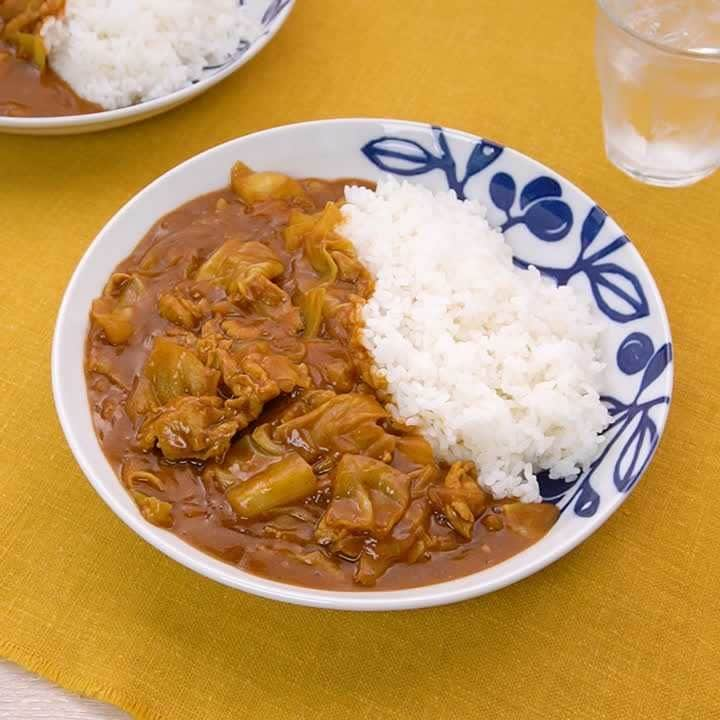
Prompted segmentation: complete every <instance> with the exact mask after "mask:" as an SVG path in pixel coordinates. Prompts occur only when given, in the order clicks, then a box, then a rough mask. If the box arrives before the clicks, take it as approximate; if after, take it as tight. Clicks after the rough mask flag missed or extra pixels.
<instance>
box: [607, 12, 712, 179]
mask: <svg viewBox="0 0 720 720" xmlns="http://www.w3.org/2000/svg"><path fill="white" fill-rule="evenodd" d="M598 6H599V12H598V20H597V40H596V56H597V66H598V75H599V78H600V87H601V91H602V99H603V127H604V131H605V148H606V152H607V156H608V158H609V159H610V161H611V162H612V163H614V164H615V165H616V166H617V167H618V168H620V169H621V170H623V171H624V172H626V173H627V174H628V175H630V176H632V177H634V178H635V179H637V180H640V181H642V182H645V183H650V184H651V185H662V186H665V187H679V186H682V185H690V184H691V183H694V182H697V181H698V180H701V179H702V178H704V177H707V176H708V175H710V174H711V173H712V172H714V171H715V170H717V168H718V167H720V0H598Z"/></svg>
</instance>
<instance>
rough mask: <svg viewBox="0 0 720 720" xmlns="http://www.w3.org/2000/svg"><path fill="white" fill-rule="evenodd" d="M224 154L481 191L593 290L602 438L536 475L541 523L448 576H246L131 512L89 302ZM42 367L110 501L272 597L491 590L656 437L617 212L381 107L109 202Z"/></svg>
mask: <svg viewBox="0 0 720 720" xmlns="http://www.w3.org/2000/svg"><path fill="white" fill-rule="evenodd" d="M236 160H242V161H243V162H245V163H247V164H248V165H249V166H250V167H252V168H254V169H256V170H269V169H273V170H279V171H282V172H286V173H289V174H291V175H295V176H315V177H324V178H337V177H357V178H366V179H369V180H378V179H379V178H380V177H382V176H383V175H384V174H385V173H392V174H395V175H400V176H404V177H408V178H410V179H411V180H412V181H413V182H418V183H421V184H423V185H425V186H427V187H430V188H432V189H434V190H443V189H447V188H448V187H451V188H453V189H454V190H455V191H456V192H457V193H458V195H459V196H461V197H462V196H467V197H472V198H477V199H478V200H480V201H481V202H482V203H483V204H485V205H487V207H488V219H489V220H490V222H491V223H493V224H495V225H497V226H500V227H504V228H505V236H506V238H507V239H508V241H509V242H510V244H511V245H512V247H513V250H514V252H515V256H516V262H518V263H519V264H523V263H524V262H528V261H529V262H532V263H534V264H536V265H537V266H538V267H541V268H542V269H543V271H544V272H546V274H548V275H549V276H550V277H553V278H554V279H555V280H556V282H558V283H566V282H569V283H571V284H572V285H573V286H574V287H575V288H577V290H578V291H579V292H581V293H584V294H587V295H588V296H589V297H591V298H592V300H593V302H594V303H595V304H596V305H597V307H598V310H599V311H600V312H601V313H603V314H604V315H605V316H606V318H607V319H608V324H609V330H608V332H607V333H606V338H605V344H604V355H605V360H606V362H607V364H608V372H607V385H606V387H605V388H604V390H605V394H606V398H605V401H606V402H607V404H608V406H609V408H610V412H611V415H612V416H613V424H612V426H611V428H610V429H609V430H608V442H607V444H606V446H605V449H604V450H603V452H602V454H601V455H600V457H598V459H597V461H596V462H595V463H593V465H592V466H591V467H590V468H588V469H587V470H586V472H585V473H584V474H583V475H581V476H580V477H579V478H576V479H574V480H569V481H567V482H565V481H558V480H554V481H553V480H550V479H549V478H543V479H542V480H541V483H540V484H541V491H542V493H543V496H544V497H545V499H547V500H548V501H551V502H555V503H557V505H558V506H559V508H560V509H561V515H560V518H559V520H558V522H557V523H556V525H555V526H554V527H553V528H552V529H551V531H550V532H549V533H548V535H547V536H545V537H544V538H543V539H542V540H540V541H539V542H538V543H536V544H535V545H533V546H532V547H530V548H528V549H527V550H525V551H524V552H522V553H520V554H518V555H516V556H514V557H512V558H511V559H509V560H507V561H505V562H503V563H501V564H499V565H496V566H495V567H492V568H489V569H488V570H484V571H483V572H480V573H476V574H474V575H470V576H468V577H464V578H460V579H458V580H453V581H451V582H445V583H440V584H437V585H429V586H425V587H419V588H414V589H410V590H395V591H352V592H330V591H323V590H313V589H309V588H303V587H297V586H292V585H286V584H283V583H280V582H274V581H272V580H266V579H264V578H261V577H257V576H255V575H250V574H248V573H246V572H243V571H241V570H238V569H237V568H235V567H233V566H231V565H228V564H226V563H223V562H221V561H219V560H216V559H215V558H212V557H210V556H209V555H206V554H205V553H203V552H200V551H199V550H196V549H195V548H193V547H191V546H190V545H188V544H186V543H185V542H183V541H182V540H180V539H179V538H178V537H176V536H175V535H173V534H172V533H170V532H167V531H165V530H163V529H161V528H158V527H156V526H154V525H151V524H150V523H148V522H146V521H145V520H144V519H143V518H142V517H141V515H140V513H139V512H138V509H137V507H136V506H135V504H134V502H133V501H132V500H131V499H130V497H129V496H128V494H127V492H126V491H125V490H124V488H123V487H122V485H121V484H120V482H119V481H118V479H117V478H116V476H115V474H114V473H113V470H112V468H111V467H110V465H109V464H108V462H107V460H106V459H105V456H104V455H103V453H102V451H101V449H100V446H99V444H98V441H97V439H96V437H95V432H94V430H93V424H92V418H91V414H90V409H89V404H88V398H87V392H86V386H85V377H84V373H83V355H84V347H85V337H86V334H87V330H88V313H89V310H90V305H91V303H92V300H93V299H94V298H95V297H97V296H98V295H99V294H100V293H101V291H102V288H103V285H104V284H105V281H106V280H107V278H108V276H109V275H110V273H111V272H112V270H113V269H114V268H115V266H116V265H117V264H118V263H119V262H120V261H121V260H123V259H124V258H125V257H126V256H127V255H129V254H130V252H131V251H132V250H133V248H134V247H135V245H136V244H137V243H138V242H139V241H140V240H141V239H142V237H143V235H144V234H145V233H146V232H147V230H148V229H149V228H150V226H151V225H152V224H153V223H154V222H155V221H156V220H158V219H159V218H160V217H161V216H162V215H164V214H166V213H168V212H170V211H171V210H173V209H175V208H176V207H177V206H178V205H180V204H182V203H184V202H186V201H188V200H191V199H192V198H194V197H197V196H198V195H201V194H203V193H207V192H209V191H212V190H216V189H219V188H221V187H223V186H225V185H227V183H228V174H229V171H230V168H231V166H232V164H233V163H234V162H235V161H236ZM52 375H53V390H54V394H55V403H56V406H57V411H58V415H59V417H60V421H61V423H62V427H63V429H64V431H65V434H66V437H67V440H68V443H69V445H70V447H71V449H72V451H73V453H74V454H75V457H76V458H77V461H78V463H79V464H80V466H81V468H82V469H83V471H84V472H85V474H86V475H87V477H88V479H89V480H90V482H91V483H92V484H93V486H94V487H95V489H96V490H97V492H98V493H99V494H100V496H101V497H102V498H103V499H104V500H105V501H106V502H107V504H108V505H109V506H110V507H111V508H112V510H113V511H114V512H115V513H116V514H117V515H118V516H119V517H120V518H121V519H122V520H123V521H124V522H125V523H127V524H128V525H129V526H130V527H131V528H132V529H133V530H135V532H137V533H138V534H139V535H141V536H142V537H143V538H145V539H146V540H147V541H148V542H149V543H151V544H152V545H154V546H155V547H156V548H158V549H159V550H161V551H162V552H164V553H165V554H166V555H168V556H169V557H171V558H173V559H175V560H177V561H178V562H180V563H182V564H183V565H185V566H187V567H189V568H191V569H193V570H195V571H197V572H199V573H201V574H203V575H205V576H207V577H209V578H212V579H214V580H217V581H219V582H222V583H224V584H226V585H229V586H230V587H234V588H238V589H241V590H245V591H247V592H251V593H255V594H257V595H263V596H265V597H269V598H273V599H277V600H284V601H287V602H293V603H299V604H303V605H313V606H317V607H327V608H338V609H352V610H396V609H403V608H415V607H425V606H428V605H440V604H443V603H450V602H455V601H458V600H463V599H465V598H469V597H473V596H476V595H481V594H483V593H488V592H491V591H493V590H497V589H498V588H501V587H503V586H505V585H509V584H510V583H513V582H516V581H518V580H520V579H522V578H524V577H526V576H527V575H530V574H531V573H534V572H536V571H537V570H539V569H541V568H542V567H544V566H545V565H547V564H548V563H551V562H553V561H554V560H556V559H557V558H559V557H561V556H562V555H564V554H565V553H567V552H568V551H569V550H571V549H572V548H574V547H575V546H576V545H577V544H578V543H580V542H581V541H582V540H584V539H585V538H586V537H587V536H588V535H590V534H591V533H592V532H594V531H595V530H597V529H598V528H599V527H600V526H601V525H602V523H603V522H604V521H605V520H606V519H607V518H608V517H609V516H610V515H611V514H612V513H613V512H614V511H615V510H616V509H617V508H618V507H619V506H620V504H621V503H622V502H623V501H624V499H625V498H626V496H627V493H628V492H629V491H630V490H631V489H632V488H633V487H634V485H635V483H636V482H637V480H638V479H639V477H640V475H641V474H642V473H643V471H644V470H645V468H646V467H647V465H648V463H649V462H650V459H651V458H652V455H653V453H654V451H655V449H656V447H657V444H658V442H659V438H660V434H661V433H662V430H663V427H664V424H665V419H666V417H667V412H668V407H669V403H670V393H671V389H672V352H671V344H670V331H669V327H668V323H667V318H666V315H665V310H664V308H663V304H662V300H661V298H660V295H659V293H658V290H657V288H656V286H655V283H654V282H653V279H652V277H651V275H650V273H649V271H648V269H647V267H646V266H645V264H644V263H643V261H642V259H641V258H640V256H639V255H638V253H637V251H636V250H635V249H634V248H633V246H632V244H631V243H630V242H629V241H628V239H627V237H625V235H623V233H622V231H621V230H620V228H619V227H618V226H617V225H616V224H615V222H614V221H613V220H611V219H610V218H609V217H608V216H607V215H606V214H605V213H604V212H603V211H602V210H601V209H600V208H599V207H598V206H597V205H595V203H593V201H592V200H591V199H590V198H589V197H588V196H587V195H585V194H584V193H583V192H581V191H580V190H578V189H577V188H576V187H575V186H574V185H573V184H572V183H570V182H569V181H567V180H565V179H564V178H562V177H561V176H559V175H557V174H556V173H554V172H552V171H551V170H549V169H548V168H546V167H544V166H543V165H541V164H540V163H537V162H535V161H534V160H531V159H530V158H528V157H526V156H524V155H521V154H520V153H518V152H515V151H513V150H510V149H509V148H505V147H502V146H500V145H498V144H497V143H493V142H490V141H488V140H482V139H480V138H478V137H475V136H473V135H469V134H467V133H461V132H457V131H453V130H446V129H443V128H438V127H431V126H429V125H423V124H419V123H409V122H402V121H394V120H369V119H356V120H326V121H318V122H312V123H304V124H299V125H290V126H286V127H280V128H275V129H273V130H266V131H264V132H260V133H256V134H254V135H249V136H247V137H243V138H239V139H237V140H233V141H231V142H229V143H226V144H225V145H221V146H219V147H216V148H213V149H212V150H208V151H207V152H204V153H202V154H201V155H198V156H197V157H195V158H192V159H191V160H188V161H187V162H185V163H183V164H182V165H180V166H179V167H177V168H175V169H174V170H171V171H170V172H168V173H167V174H165V175H163V176H162V177H161V178H159V179H158V180H156V181H155V182H154V183H152V184H151V185H150V186H149V187H147V188H146V189H145V190H143V191H142V192H140V193H139V194H138V195H137V196H136V197H135V198H134V199H132V200H131V201H130V202H129V203H128V204H127V205H126V206H125V207H124V208H122V210H120V211H119V212H118V213H117V215H115V217H114V218H113V219H112V220H111V221H110V222H109V223H108V224H107V225H106V226H105V228H104V229H103V230H102V232H101V233H100V234H99V235H98V237H97V238H96V239H95V241H94V242H93V243H92V245H91V246H90V248H89V249H88V251H87V252H86V254H85V256H84V257H83V259H82V260H81V262H80V264H79V265H78V267H77V270H76V271H75V274H74V275H73V277H72V280H71V281H70V285H69V286H68V289H67V291H66V293H65V297H64V299H63V302H62V306H61V308H60V313H59V316H58V320H57V326H56V330H55V338H54V342H53V354H52ZM618 552H620V549H619V550H618ZM586 572H587V573H592V572H593V568H592V567H588V568H586Z"/></svg>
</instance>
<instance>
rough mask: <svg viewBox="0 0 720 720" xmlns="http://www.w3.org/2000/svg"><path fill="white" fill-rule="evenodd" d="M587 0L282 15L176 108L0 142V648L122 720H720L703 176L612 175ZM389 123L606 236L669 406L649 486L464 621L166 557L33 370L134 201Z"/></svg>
mask: <svg viewBox="0 0 720 720" xmlns="http://www.w3.org/2000/svg"><path fill="white" fill-rule="evenodd" d="M593 23H594V12H593V3H592V2H591V1H590V0H552V1H551V2H545V3H536V2H530V1H529V0H504V1H503V2H497V1H496V0H405V1H404V2H388V0H342V1H341V0H299V2H298V4H297V7H296V9H295V11H294V13H293V14H292V16H291V17H290V19H289V21H288V22H287V25H286V27H285V28H284V29H283V30H282V31H281V33H280V35H279V36H278V37H277V39H276V40H275V41H274V42H273V43H272V44H271V45H270V46H269V47H268V48H267V49H266V50H265V51H263V53H262V54H261V55H260V56H259V57H258V58H256V59H255V60H253V61H252V62H251V63H250V64H249V65H248V66H246V67H245V68H243V69H242V70H241V71H240V72H238V73H237V74H236V75H234V76H233V77H232V78H231V79H229V80H227V81H225V82H224V83H222V84H221V85H220V86H219V87H218V88H216V89H214V90H212V91H211V92H209V93H207V94H206V95H205V96H203V97H201V98H200V99H198V100H196V101H194V102H193V103H192V104H190V105H188V106H186V107H184V108H181V109H179V110H176V111H174V112H172V113H170V114H168V115H165V116H163V117H160V118H157V119H154V120H150V121H148V122H145V123H142V124H139V125H135V126H132V127H129V128H124V129H119V130H116V131H111V132H106V133H102V134H98V135H88V136H84V137H83V136H81V137H69V138H56V139H43V138H20V137H16V138H13V137H10V136H2V137H0V162H1V164H0V210H1V212H0V249H1V252H0V269H1V270H2V272H0V319H1V320H2V325H1V327H0V654H2V655H5V656H7V657H8V658H10V659H12V660H14V661H16V662H18V663H20V664H22V665H24V666H26V667H28V668H30V669H32V670H34V671H36V672H39V673H41V674H42V675H45V676H46V677H48V678H50V679H52V680H54V681H56V682H58V683H60V684H61V685H64V686H65V687H67V688H69V689H72V690H74V691H78V692H81V693H86V694H88V695H92V696H95V697H99V698H103V699H106V700H109V701H111V702H114V703H116V704H118V705H120V706H122V707H123V708H125V709H127V710H128V711H130V712H131V713H133V714H135V715H136V716H137V717H140V718H153V719H155V718H168V719H173V720H174V719H177V720H204V719H206V718H207V719H212V720H217V719H219V718H235V717H238V718H244V719H245V720H253V719H258V720H260V719H262V720H272V719H274V718H278V719H280V718H283V719H284V718H293V719H297V718H316V717H322V718H332V719H333V720H346V719H347V720H351V719H352V720H361V719H363V718H368V719H370V718H372V719H373V720H375V719H377V720H385V719H388V720H389V719H391V718H398V719H402V720H406V719H407V718H413V719H417V720H421V719H424V718H433V719H435V718H447V719H450V718H452V719H455V718H473V719H474V718H496V719H498V720H503V719H505V718H507V719H512V720H516V719H520V718H522V719H523V720H525V719H532V718H538V719H542V720H548V719H555V718H558V719H560V718H562V719H563V720H564V719H565V718H572V719H573V720H605V719H611V720H624V719H626V718H629V719H631V720H645V719H648V720H650V719H652V720H664V719H667V720H710V719H711V718H717V717H719V716H720V683H719V682H718V678H719V676H720V593H719V592H718V586H719V581H720V512H719V508H720V482H718V474H719V473H720V463H719V461H718V454H719V453H720V420H719V418H718V415H719V413H720V368H719V365H718V358H720V322H719V321H718V319H717V313H718V305H719V304H720V271H718V268H719V267H720V237H719V234H718V227H719V226H720V210H719V209H718V208H719V204H720V203H719V201H720V176H718V177H715V178H713V179H711V180H709V181H706V182H704V183H702V184H700V185H698V186H696V187H693V188H690V189H686V190H675V191H667V190H659V189H653V188H649V187H643V186H642V185H638V184H635V183H633V182H632V181H630V180H629V179H627V178H625V177H624V176H623V175H621V174H620V173H619V172H618V171H616V170H614V169H613V168H612V167H610V165H609V164H608V163H607V161H606V160H605V158H604V155H603V149H602V142H601V132H600V123H599V97H598V90H597V85H596V81H595V77H594V69H593V60H592V53H593V49H592V48H593ZM356 115H368V116H388V117H400V118H410V119H418V120H426V121H433V122H435V123H439V124H444V125H447V126H450V127H456V128H462V129H466V130H469V131H471V132H475V133H478V134H483V135H486V136H487V137H489V138H494V139H496V140H498V141H500V142H503V143H506V144H508V145H511V146H513V147H516V148H518V149H519V150H522V151H524V152H526V153H528V154H530V155H532V156H534V157H536V158H538V159H539V160H541V161H544V162H546V163H547V164H549V165H550V166H552V167H553V168H555V169H556V170H558V171H559V172H561V173H563V174H565V175H566V176H567V177H568V178H570V179H571V180H573V181H575V182H576V183H577V184H579V185H580V186H581V187H583V188H584V189H585V190H586V191H587V192H588V193H589V194H590V195H591V196H593V197H594V198H595V199H596V200H597V201H598V202H599V203H600V204H601V205H602V206H603V207H605V208H606V209H607V210H608V211H609V212H610V213H611V214H612V215H613V216H615V217H616V218H617V219H618V221H619V222H620V223H621V225H622V226H623V227H624V228H625V230H626V231H627V232H628V233H629V235H630V236H631V237H632V238H633V239H634V241H635V243H636V244H637V246H638V248H639V249H640V251H641V252H642V254H643V255H644V257H645V259H646V261H647V262H648V264H649V266H650V268H651V269H652V271H653V273H654V275H655V277H656V278H657V280H658V283H659V285H660V289H661V291H662V293H663V295H664V298H665V301H666V304H667V307H668V311H669V314H670V320H671V324H672V329H673V332H674V340H675V354H676V390H675V397H674V403H673V408H672V412H671V417H670V422H669V425H668V428H667V432H666V434H665V437H664V439H663V442H662V445H661V447H660V450H659V452H658V454H657V456H656V458H655V460H654V462H653V464H652V467H651V468H650V470H649V471H648V473H647V475H646V476H645V477H644V479H643V480H642V482H641V483H640V484H639V486H638V488H637V490H636V491H635V492H634V493H633V495H632V497H631V498H630V499H629V501H628V502H627V503H626V504H625V505H624V506H623V508H622V510H621V511H619V512H618V513H617V514H616V515H615V516H614V517H613V518H612V519H611V520H610V521H609V522H608V523H607V524H606V525H605V526H604V527H603V528H602V529H601V530H600V531H598V532H597V533H596V534H595V535H594V536H593V537H592V538H590V539H589V540H588V541H587V542H586V543H585V544H584V545H582V546H581V547H580V548H579V549H577V550H576V551H575V552H573V553H572V554H571V555H570V556H568V557H566V558H564V559H562V560H561V561H559V562H557V563H556V564H555V565H553V566H552V567H550V568H548V569H546V570H544V571H543V572H541V573H539V574H538V575H535V576H534V577H532V578H530V579H528V580H526V581H524V582H522V583H520V584H518V585H515V586H513V587H510V588H508V589H506V590H503V591H501V592H498V593H496V594H494V595H491V596H489V597H484V598H479V599H477V600H474V601H470V602H465V603H462V604H459V605H456V606H452V607H446V608H438V609H431V610H425V611H416V612H406V613H400V614H379V615H361V614H342V613H333V612H323V611H318V610H312V609H306V608H298V607H291V606H285V605H281V604H277V603H272V602H270V601H266V600H261V599H258V598H254V597H251V596H249V595H244V594H242V593H240V592H235V591H232V590H229V589H227V588H224V587H221V586H220V585H217V584H214V583H213V582H211V581H209V580H206V579H204V578H202V577H199V576H197V575H195V574H193V573H192V572H190V571H189V570H186V569H184V568H182V567H180V566H179V565H177V564H175V563H173V562H172V561H171V560H169V559H167V558H165V557H164V556H162V555H161V554H160V553H159V552H157V551H155V550H154V549H153V548H151V547H150V546H149V545H147V544H145V543H144V542H143V541H142V540H140V539H139V538H138V537H136V536H135V535H134V534H133V533H132V532H131V531H130V530H129V529H128V528H126V527H125V526H124V525H123V524H122V523H121V522H120V521H119V520H118V519H116V518H115V516H114V515H113V514H112V513H111V512H110V510H109V509H108V508H107V507H106V506H105V505H104V504H103V502H102V501H101V500H100V499H99V498H98V496H97V495H96V494H95V493H94V491H93V490H92V489H91V487H90V485H89V484H88V483H87V482H86V481H85V480H84V478H83V476H82V475H81V473H80V471H79V470H78V467H77V466H76V464H75V462H74V460H73V458H72V456H71V454H70V451H69V450H68V448H67V446H66V444H65V442H64V439H63V436H62V433H61V431H60V427H59V425H58V422H57V420H56V417H55V413H54V409H53V403H52V398H51V393H50V371H49V354H50V340H51V333H52V329H53V324H54V321H55V314H56V311H57V308H58V305H59V302H60V298H61V294H62V292H63V289H64V287H65V285H66V283H67V281H68V279H69V277H70V274H71V272H72V270H73V268H74V266H75V264H76V263H77V261H78V260H79V259H80V256H81V255H82V253H83V252H84V251H85V248H86V247H87V245H88V244H89V243H90V241H91V240H92V238H93V237H94V235H95V234H96V233H97V231H98V230H99V229H100V228H101V227H102V225H103V224H104V223H105V222H106V221H107V219H108V218H109V217H110V216H111V215H112V214H113V213H114V212H115V211H116V209H117V208H118V207H120V205H122V204H123V203H124V202H125V201H126V200H127V199H128V198H130V197H131V196H132V195H133V194H134V193H135V192H137V191H138V190H139V189H140V188H142V187H143V186H144V185H145V184H147V183H148V182H150V181H151V180H152V179H153V178H155V177H156V176H157V175H159V174H160V173H162V172H164V171H165V170H167V169H168V168H170V167H172V166H174V165H176V164H177V163H179V162H180V161H182V160H184V159H185V158H187V157H189V156H191V155H194V154H196V153H198V152H200V151H201V150H204V149H206V148H208V147H211V146H213V145H216V144H218V143H220V142H223V141H225V140H228V139H229V138H234V137H236V136H238V135H242V134H244V133H249V132H252V131H254V130H259V129H261V128H266V127H270V126H273V125H279V124H283V123H288V122H294V121H300V120H307V119H313V118H327V117H343V116H356Z"/></svg>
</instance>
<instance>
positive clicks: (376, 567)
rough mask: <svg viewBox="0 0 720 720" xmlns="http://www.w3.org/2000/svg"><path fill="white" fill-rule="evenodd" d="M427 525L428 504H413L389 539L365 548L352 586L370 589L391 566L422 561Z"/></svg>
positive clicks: (423, 501) (418, 502) (428, 517)
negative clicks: (355, 583)
mask: <svg viewBox="0 0 720 720" xmlns="http://www.w3.org/2000/svg"><path fill="white" fill-rule="evenodd" d="M429 521H430V506H429V504H428V502H427V500H425V499H424V498H423V499H418V500H413V501H412V502H411V503H410V507H409V508H408V509H407V512H406V513H405V514H404V515H403V517H402V518H401V519H400V521H399V522H398V523H397V524H396V525H395V526H394V527H393V529H392V532H391V533H390V535H389V536H388V537H386V538H383V539H381V540H378V541H377V542H375V543H368V544H366V547H365V549H364V550H363V553H362V555H361V556H360V560H359V562H358V565H357V568H356V570H355V575H354V580H355V582H357V583H359V584H360V585H365V586H372V585H374V584H375V583H376V582H377V580H378V578H380V577H381V576H382V575H383V574H384V573H385V572H386V571H387V569H388V568H389V567H390V566H391V565H393V564H394V563H396V562H403V561H404V562H418V561H419V560H421V559H423V558H424V557H425V554H426V551H427V549H428V548H429V542H430V539H429V536H428V533H427V530H428V524H429Z"/></svg>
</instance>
